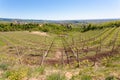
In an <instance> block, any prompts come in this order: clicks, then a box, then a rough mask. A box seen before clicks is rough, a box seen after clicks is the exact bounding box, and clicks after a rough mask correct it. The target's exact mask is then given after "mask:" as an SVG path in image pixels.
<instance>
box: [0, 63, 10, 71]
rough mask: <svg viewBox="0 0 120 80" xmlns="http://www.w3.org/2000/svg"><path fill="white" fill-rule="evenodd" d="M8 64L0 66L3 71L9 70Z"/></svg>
mask: <svg viewBox="0 0 120 80" xmlns="http://www.w3.org/2000/svg"><path fill="white" fill-rule="evenodd" d="M8 66H9V65H8V64H5V63H1V64H0V69H2V70H7V69H8Z"/></svg>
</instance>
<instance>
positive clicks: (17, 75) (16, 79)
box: [4, 68, 28, 80]
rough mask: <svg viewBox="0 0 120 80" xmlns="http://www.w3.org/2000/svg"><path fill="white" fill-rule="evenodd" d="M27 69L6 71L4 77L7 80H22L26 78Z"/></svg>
mask: <svg viewBox="0 0 120 80" xmlns="http://www.w3.org/2000/svg"><path fill="white" fill-rule="evenodd" d="M27 75H28V69H26V68H18V69H16V70H10V71H6V73H5V74H4V77H6V78H8V79H9V80H22V79H23V78H25V77H27Z"/></svg>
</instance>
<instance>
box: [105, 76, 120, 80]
mask: <svg viewBox="0 0 120 80" xmlns="http://www.w3.org/2000/svg"><path fill="white" fill-rule="evenodd" d="M105 80H118V79H117V78H116V77H114V76H108V77H106V78H105Z"/></svg>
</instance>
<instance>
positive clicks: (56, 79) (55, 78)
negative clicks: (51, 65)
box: [46, 73, 66, 80]
mask: <svg viewBox="0 0 120 80" xmlns="http://www.w3.org/2000/svg"><path fill="white" fill-rule="evenodd" d="M46 80H66V77H65V76H64V75H60V74H59V73H53V74H51V75H49V76H47V79H46Z"/></svg>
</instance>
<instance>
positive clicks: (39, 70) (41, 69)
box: [35, 66, 45, 74]
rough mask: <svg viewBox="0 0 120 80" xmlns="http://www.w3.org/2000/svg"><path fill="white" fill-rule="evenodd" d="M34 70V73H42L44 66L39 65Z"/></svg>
mask: <svg viewBox="0 0 120 80" xmlns="http://www.w3.org/2000/svg"><path fill="white" fill-rule="evenodd" d="M35 72H36V73H39V74H44V72H45V67H44V66H39V67H37V68H36V69H35Z"/></svg>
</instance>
